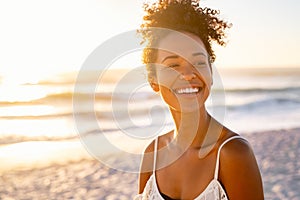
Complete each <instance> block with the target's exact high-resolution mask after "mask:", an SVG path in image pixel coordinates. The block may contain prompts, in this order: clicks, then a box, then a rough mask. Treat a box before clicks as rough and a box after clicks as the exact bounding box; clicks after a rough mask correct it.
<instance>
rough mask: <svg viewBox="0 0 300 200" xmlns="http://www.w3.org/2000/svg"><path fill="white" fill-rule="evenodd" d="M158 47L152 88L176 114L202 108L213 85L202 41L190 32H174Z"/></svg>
mask: <svg viewBox="0 0 300 200" xmlns="http://www.w3.org/2000/svg"><path fill="white" fill-rule="evenodd" d="M157 48H158V49H159V50H158V54H157V60H156V64H157V65H156V80H155V81H153V83H151V84H152V87H153V88H155V90H156V91H159V93H160V95H161V97H162V98H163V100H164V101H165V102H166V103H167V104H168V105H169V107H170V108H171V109H173V110H175V111H179V112H193V111H196V110H199V109H201V108H202V107H203V106H204V103H205V101H206V99H207V98H208V96H209V93H210V89H211V85H212V74H211V68H210V64H209V59H208V53H207V51H206V49H205V46H204V44H203V42H202V41H201V39H200V38H199V37H198V36H196V35H194V34H191V33H186V32H176V31H174V32H171V33H170V34H168V35H167V36H166V37H164V38H163V39H162V40H161V41H160V42H159V44H158V47H157Z"/></svg>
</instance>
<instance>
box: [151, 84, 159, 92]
mask: <svg viewBox="0 0 300 200" xmlns="http://www.w3.org/2000/svg"><path fill="white" fill-rule="evenodd" d="M150 86H151V88H152V90H153V91H154V92H159V85H158V84H157V82H155V81H151V82H150Z"/></svg>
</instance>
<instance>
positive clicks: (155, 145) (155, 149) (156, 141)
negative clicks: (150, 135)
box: [152, 137, 158, 174]
mask: <svg viewBox="0 0 300 200" xmlns="http://www.w3.org/2000/svg"><path fill="white" fill-rule="evenodd" d="M157 144H158V137H156V138H155V140H154V155H153V168H152V173H153V174H154V173H155V169H156V157H157V146H158V145H157Z"/></svg>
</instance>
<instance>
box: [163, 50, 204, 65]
mask: <svg viewBox="0 0 300 200" xmlns="http://www.w3.org/2000/svg"><path fill="white" fill-rule="evenodd" d="M192 55H193V56H205V57H206V54H205V53H202V52H197V53H193V54H192ZM175 58H179V56H178V55H172V56H167V57H165V58H164V59H163V60H162V61H161V62H162V63H163V62H164V61H166V60H167V59H175Z"/></svg>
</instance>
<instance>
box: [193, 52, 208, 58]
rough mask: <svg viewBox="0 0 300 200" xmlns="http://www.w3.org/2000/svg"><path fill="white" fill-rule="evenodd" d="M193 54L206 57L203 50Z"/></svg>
mask: <svg viewBox="0 0 300 200" xmlns="http://www.w3.org/2000/svg"><path fill="white" fill-rule="evenodd" d="M192 55H193V56H205V57H206V54H205V53H202V52H197V53H193V54H192Z"/></svg>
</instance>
